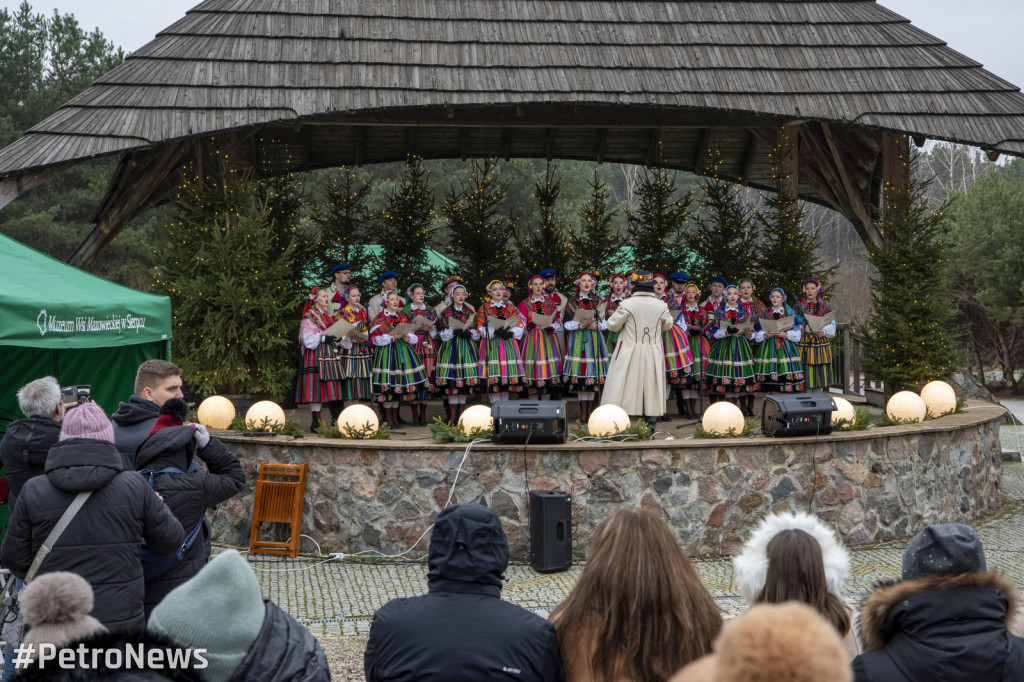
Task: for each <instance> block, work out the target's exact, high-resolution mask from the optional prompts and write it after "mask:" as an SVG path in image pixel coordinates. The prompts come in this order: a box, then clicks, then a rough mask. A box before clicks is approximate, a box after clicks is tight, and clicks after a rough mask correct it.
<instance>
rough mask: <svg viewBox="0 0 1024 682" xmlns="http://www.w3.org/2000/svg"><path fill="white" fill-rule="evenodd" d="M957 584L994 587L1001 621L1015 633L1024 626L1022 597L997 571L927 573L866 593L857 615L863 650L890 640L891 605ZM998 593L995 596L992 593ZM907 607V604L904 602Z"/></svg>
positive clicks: (874, 647) (951, 587) (877, 646)
mask: <svg viewBox="0 0 1024 682" xmlns="http://www.w3.org/2000/svg"><path fill="white" fill-rule="evenodd" d="M958 587H982V588H991V589H994V590H996V592H998V593H999V594H1001V595H1002V596H1003V597H1004V598H1005V599H1006V613H1005V616H1004V618H1003V622H1004V623H1005V624H1006V627H1007V628H1009V629H1010V631H1011V632H1013V633H1014V634H1016V635H1018V636H1019V635H1020V634H1021V628H1022V626H1024V622H1022V618H1021V616H1022V614H1021V608H1022V603H1021V598H1020V595H1018V594H1017V589H1016V588H1015V587H1014V585H1013V581H1012V580H1010V579H1009V578H1007V577H1006V576H1003V575H1000V574H999V573H995V572H991V573H963V574H960V575H929V576H925V577H923V578H918V579H917V580H908V581H902V582H889V583H881V584H879V585H878V586H876V587H875V589H874V590H873V591H872V592H871V594H869V595H868V597H867V599H866V600H865V601H864V608H863V610H862V611H861V616H860V640H861V642H863V644H864V651H875V650H878V649H882V648H884V647H885V645H886V644H887V643H888V641H889V639H891V637H892V635H893V634H894V633H893V632H892V628H891V625H892V624H889V626H888V627H887V623H886V621H887V617H888V615H889V612H890V611H891V610H892V608H893V607H894V606H896V605H897V604H900V603H901V602H909V601H910V600H911V599H913V598H915V597H918V596H920V595H923V594H927V593H928V592H937V591H939V590H951V589H955V588H958ZM993 596H997V595H993ZM904 607H906V605H904Z"/></svg>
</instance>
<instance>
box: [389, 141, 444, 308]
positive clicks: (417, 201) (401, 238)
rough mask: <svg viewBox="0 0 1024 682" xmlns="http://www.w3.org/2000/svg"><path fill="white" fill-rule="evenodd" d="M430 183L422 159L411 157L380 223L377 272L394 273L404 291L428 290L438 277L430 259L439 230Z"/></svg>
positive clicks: (428, 172)
mask: <svg viewBox="0 0 1024 682" xmlns="http://www.w3.org/2000/svg"><path fill="white" fill-rule="evenodd" d="M429 180H430V171H428V170H426V169H425V168H423V159H421V158H420V157H418V156H413V155H410V156H409V157H408V159H406V162H405V171H404V172H403V173H402V181H401V183H400V184H399V186H398V187H397V188H396V189H395V191H394V193H393V194H391V195H390V196H389V197H388V198H387V201H386V204H385V206H384V209H383V210H382V211H381V213H380V218H379V220H378V225H379V227H378V231H377V241H378V243H379V244H380V246H381V250H380V258H379V259H378V261H377V263H376V266H377V267H376V271H377V272H383V271H385V270H394V271H395V272H396V273H397V274H398V281H399V283H400V284H401V286H402V287H403V288H404V287H407V286H409V285H410V284H413V283H419V284H422V285H424V286H425V287H427V289H428V290H429V289H430V288H431V283H432V282H433V281H434V280H436V279H437V275H438V273H437V271H436V270H435V269H433V268H432V267H431V266H430V263H429V259H428V258H427V250H428V248H429V247H430V243H431V241H433V238H434V233H435V232H436V231H437V224H436V223H435V221H434V196H433V194H431V192H430V186H429Z"/></svg>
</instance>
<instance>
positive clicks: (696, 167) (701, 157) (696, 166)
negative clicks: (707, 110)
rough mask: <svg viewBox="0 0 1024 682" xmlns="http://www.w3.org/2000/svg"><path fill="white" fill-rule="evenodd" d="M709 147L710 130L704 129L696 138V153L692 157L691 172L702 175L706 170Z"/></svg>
mask: <svg viewBox="0 0 1024 682" xmlns="http://www.w3.org/2000/svg"><path fill="white" fill-rule="evenodd" d="M710 145H711V129H710V128H704V129H702V130H701V131H700V135H699V136H698V137H697V153H696V154H694V155H693V172H694V173H696V174H697V175H704V173H705V171H707V170H708V168H707V165H708V156H709V154H708V152H709V149H708V147H709V146H710Z"/></svg>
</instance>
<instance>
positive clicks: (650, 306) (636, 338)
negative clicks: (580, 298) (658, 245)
mask: <svg viewBox="0 0 1024 682" xmlns="http://www.w3.org/2000/svg"><path fill="white" fill-rule="evenodd" d="M630 280H631V283H632V285H633V295H632V296H631V297H630V298H628V299H626V300H624V301H622V302H621V303H620V304H619V306H618V308H616V309H615V312H614V313H612V316H611V317H610V318H608V329H609V330H611V331H617V332H619V341H618V344H617V345H616V347H615V352H614V353H613V354H612V358H611V362H610V363H609V368H608V379H607V380H606V381H605V384H604V394H603V396H602V403H604V404H606V405H618V406H619V407H621V408H622V409H624V410H625V411H626V413H627V414H629V415H632V416H642V417H644V418H645V419H647V420H648V421H649V422H652V423H654V422H657V421H658V420H659V418H660V417H662V416H664V414H665V346H664V344H663V342H662V336H661V335H662V333H663V332H666V331H668V330H669V329H671V328H672V324H673V322H672V315H671V314H670V313H669V311H668V305H666V304H665V302H664V301H661V300H659V299H658V297H657V296H655V294H654V277H653V276H652V275H651V273H650V272H646V271H641V272H634V273H632V274H631V275H630Z"/></svg>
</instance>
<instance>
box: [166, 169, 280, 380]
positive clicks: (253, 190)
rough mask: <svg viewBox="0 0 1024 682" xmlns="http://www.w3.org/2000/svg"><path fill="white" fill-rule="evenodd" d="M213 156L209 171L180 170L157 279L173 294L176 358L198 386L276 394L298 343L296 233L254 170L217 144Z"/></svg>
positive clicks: (187, 375) (174, 348) (174, 350)
mask: <svg viewBox="0 0 1024 682" xmlns="http://www.w3.org/2000/svg"><path fill="white" fill-rule="evenodd" d="M211 165H214V166H215V167H216V172H215V174H213V176H210V175H207V176H205V177H200V176H199V175H198V174H197V173H196V169H195V166H194V165H188V166H186V167H185V168H184V169H183V170H182V173H181V177H182V180H181V183H180V185H179V187H178V191H177V195H176V199H175V207H176V209H177V210H176V214H177V215H176V217H175V218H172V219H171V220H170V221H169V223H168V224H167V225H166V226H165V228H164V229H163V230H162V231H161V234H162V235H163V240H162V243H161V244H160V245H159V247H158V248H157V249H156V250H155V251H154V257H155V259H156V261H157V265H156V268H155V273H154V279H153V288H154V289H155V290H156V291H158V292H159V293H163V294H166V295H168V296H170V298H171V309H172V311H173V314H174V319H173V325H174V339H173V341H172V350H173V354H174V359H175V361H176V362H177V363H178V364H179V365H180V366H181V369H182V379H184V380H185V381H186V382H187V383H188V384H189V385H190V387H191V388H192V390H194V391H196V392H199V393H262V394H267V395H269V396H271V397H272V398H274V399H279V398H280V396H282V395H283V394H284V393H285V391H287V390H288V388H289V387H290V385H291V379H292V376H293V375H294V373H295V364H296V360H297V358H298V352H299V347H298V345H297V343H296V341H295V334H296V330H297V328H298V319H297V317H298V310H297V309H296V302H295V297H294V294H293V292H292V290H291V289H292V276H293V273H294V271H295V268H296V266H297V264H299V263H300V262H299V261H298V259H297V258H296V255H295V254H296V241H297V237H296V235H294V234H293V235H291V237H290V238H289V235H288V234H287V233H285V232H283V231H282V230H279V229H278V227H277V226H276V225H275V223H274V221H273V219H272V218H271V209H270V207H269V206H268V205H267V203H266V202H265V201H261V200H260V199H259V189H258V187H257V184H256V182H255V181H254V180H253V179H252V177H251V175H249V174H240V173H238V171H237V170H236V169H235V168H234V167H232V166H231V165H230V164H229V163H228V162H227V157H226V155H224V154H222V153H221V152H220V151H215V152H214V154H213V163H212V164H211Z"/></svg>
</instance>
